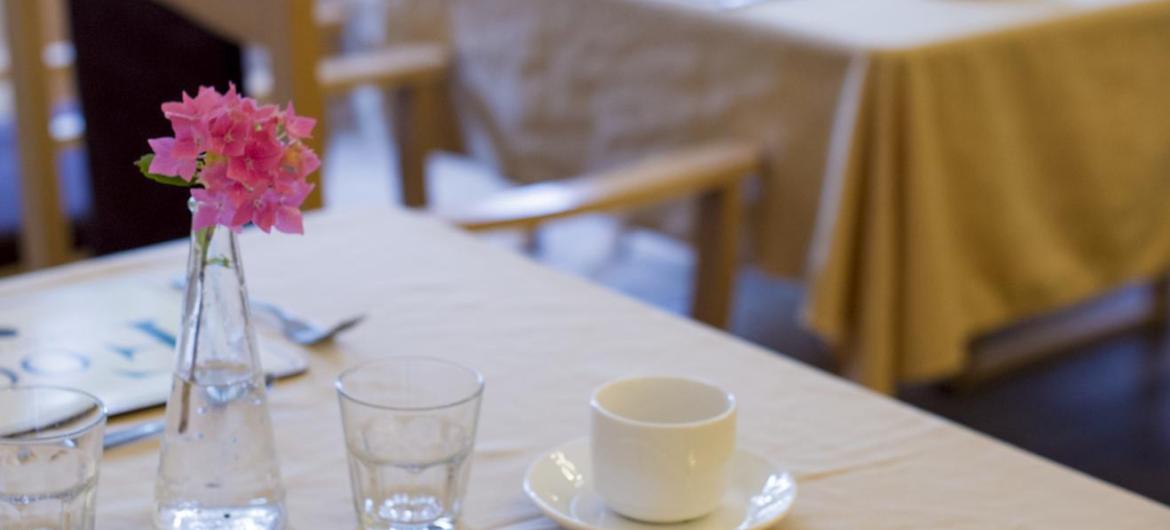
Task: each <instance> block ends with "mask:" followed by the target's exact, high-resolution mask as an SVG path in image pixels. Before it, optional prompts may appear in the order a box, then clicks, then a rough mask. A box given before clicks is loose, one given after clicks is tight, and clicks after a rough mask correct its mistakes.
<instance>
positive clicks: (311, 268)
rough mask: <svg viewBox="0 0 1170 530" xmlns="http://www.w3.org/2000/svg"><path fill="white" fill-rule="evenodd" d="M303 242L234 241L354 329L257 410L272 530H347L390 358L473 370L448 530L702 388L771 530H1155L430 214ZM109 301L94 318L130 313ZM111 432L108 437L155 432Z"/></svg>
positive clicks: (137, 259) (371, 214) (330, 227)
mask: <svg viewBox="0 0 1170 530" xmlns="http://www.w3.org/2000/svg"><path fill="white" fill-rule="evenodd" d="M305 231H306V234H305V235H304V236H269V235H265V234H262V233H260V232H258V231H256V230H254V229H251V230H246V231H245V232H244V233H243V234H242V236H241V237H240V245H241V248H242V251H243V254H242V255H243V262H244V265H245V270H246V276H247V279H248V286H249V289H250V292H251V295H252V296H255V297H257V298H263V299H265V300H268V301H271V302H272V303H275V304H279V305H280V306H282V307H285V308H289V309H292V310H295V311H296V312H297V313H299V314H301V315H304V316H306V317H309V318H312V319H318V320H320V321H327V320H330V319H335V318H338V317H342V316H349V315H352V314H355V313H366V314H367V318H366V320H365V321H364V322H363V323H362V324H361V325H359V326H357V327H355V328H353V329H352V330H350V331H349V332H347V333H345V334H343V335H340V336H338V337H337V338H336V339H335V340H334V341H332V342H331V343H327V344H323V345H320V346H317V347H314V348H312V349H311V350H310V351H309V353H307V362H308V370H307V372H306V373H304V374H303V375H301V376H298V377H295V378H291V379H288V380H283V381H280V382H278V383H277V384H276V385H275V386H274V387H273V388H272V389H271V391H270V396H269V407H270V411H271V415H272V420H273V425H274V429H275V436H276V445H277V453H278V455H279V459H280V462H281V470H282V474H283V478H284V483H285V485H286V488H287V507H288V511H289V518H290V519H289V520H290V525H289V527H290V528H292V529H300V530H325V529H329V530H332V529H349V528H355V527H356V517H355V513H354V507H353V503H352V500H351V494H350V487H349V480H348V476H347V466H346V460H345V459H346V449H345V444H344V441H343V436H342V429H341V419H340V413H339V410H338V403H337V398H336V394H335V392H336V391H335V387H334V381H335V378H336V377H337V375H338V374H339V373H340V372H341V371H342V370H343V369H345V368H346V367H351V366H354V365H356V364H358V363H362V362H366V361H370V360H374V359H382V358H386V357H389V356H404V355H412V356H418V355H422V356H433V357H439V358H443V359H448V360H452V361H455V362H458V363H461V364H464V365H467V366H470V367H474V368H475V369H477V370H479V371H480V372H482V374H483V376H484V378H485V385H486V387H485V391H484V395H483V402H482V412H481V416H480V422H479V430H478V435H477V439H476V442H475V449H474V453H473V463H472V471H471V478H470V483H469V487H468V491H467V497H466V502H465V504H464V516H463V519H462V528H467V529H479V530H487V529H513V530H521V529H524V530H532V529H538V528H541V529H543V528H550V529H551V528H555V527H556V525H555V524H554V523H553V522H552V521H551V520H549V519H546V518H545V517H544V516H543V515H542V513H541V512H540V510H539V509H538V508H537V506H536V505H535V504H533V503H532V502H530V501H529V500H528V499H527V498H526V497H525V494H524V492H523V491H522V488H521V483H522V480H523V477H524V474H525V470H526V468H528V466H529V465H530V464H532V462H533V461H534V459H536V458H538V457H539V456H540V455H541V454H542V453H543V452H544V451H546V450H548V449H550V448H553V447H556V446H558V445H559V444H562V443H564V442H567V441H571V440H575V439H579V438H582V437H585V436H587V435H588V432H589V397H590V393H591V391H592V390H593V389H595V388H597V387H598V386H599V385H601V384H603V383H605V382H607V381H610V380H613V379H615V378H620V377H623V376H633V375H674V376H685V377H695V378H701V379H703V380H706V381H709V382H711V383H713V384H716V385H719V386H721V387H723V388H725V389H727V390H728V391H730V392H731V393H733V394H734V395H735V397H736V400H737V403H738V406H739V419H738V439H737V443H738V446H739V447H741V448H743V449H746V450H750V451H753V452H755V453H758V454H760V455H763V456H764V457H766V458H767V459H769V460H771V461H773V462H774V463H776V464H777V465H780V466H783V467H784V468H786V469H788V470H790V471H791V472H792V474H793V476H794V477H795V479H796V481H797V484H798V494H797V498H796V501H795V504H794V506H793V510H792V512H791V513H790V514H789V515H788V516H787V517H786V518H785V520H784V521H783V522H782V523H780V524H779V526H777V528H785V529H790V530H803V529H808V530H812V529H825V530H828V529H850V530H853V529H859V528H865V529H870V530H881V529H890V530H895V529H897V530H911V529H922V530H949V529H955V530H959V529H962V530H977V529H988V530H992V529H995V530H999V529H1005V528H1013V529H1035V530H1041V529H1053V528H1060V529H1065V530H1073V529H1085V530H1099V529H1102V528H1109V529H1113V530H1151V529H1155V528H1170V509H1168V508H1167V507H1166V506H1163V505H1161V504H1158V503H1155V502H1153V501H1150V500H1148V499H1145V498H1143V497H1140V496H1138V495H1136V494H1133V493H1130V492H1128V491H1125V490H1122V489H1120V488H1117V487H1115V486H1112V485H1110V484H1107V483H1105V482H1102V481H1100V480H1097V479H1094V478H1092V477H1089V476H1087V475H1084V474H1082V473H1079V472H1077V471H1074V470H1071V469H1068V468H1065V467H1063V466H1061V465H1058V464H1055V463H1053V462H1050V461H1047V460H1045V459H1042V458H1039V457H1037V456H1034V455H1031V454H1028V453H1026V452H1024V451H1021V450H1019V449H1016V448H1013V447H1011V446H1009V445H1007V444H1004V443H1002V442H999V441H996V440H994V439H991V438H989V437H987V436H984V435H981V434H979V433H976V432H972V431H971V430H969V429H966V428H964V427H962V426H959V425H956V424H954V423H951V422H949V421H947V420H944V419H941V418H938V417H936V416H932V415H930V414H927V413H924V412H922V411H919V410H915V409H913V408H911V407H909V406H907V405H905V404H902V403H899V402H897V401H894V400H892V399H889V398H888V397H885V396H883V395H880V394H877V393H874V392H872V391H870V390H868V389H865V388H863V387H861V386H859V385H857V384H855V383H853V382H850V381H847V380H844V379H841V378H838V377H835V376H833V375H831V374H827V373H824V372H821V371H818V370H815V369H813V368H810V367H807V366H805V365H802V364H800V363H798V362H796V361H793V360H791V359H789V358H787V357H785V356H784V355H783V354H781V353H778V352H774V351H769V350H766V349H763V348H761V347H758V346H755V345H752V344H749V343H747V342H744V341H742V340H739V339H737V338H735V337H733V336H730V335H728V334H725V333H723V332H721V331H719V330H717V329H713V328H710V327H706V326H704V325H701V324H697V323H695V322H692V321H688V320H685V319H683V318H680V317H678V316H675V315H672V314H668V313H666V312H663V311H661V310H658V309H656V308H653V307H650V306H647V305H645V304H643V303H641V302H639V301H636V300H633V299H630V298H627V297H625V296H623V295H620V294H618V293H616V292H612V291H609V290H606V289H604V288H602V287H599V286H596V285H593V284H591V283H589V282H587V281H585V280H583V279H580V278H577V277H572V276H569V275H566V274H564V273H561V272H557V271H554V270H551V269H549V268H546V267H544V266H542V265H540V264H538V263H536V262H533V261H531V260H529V259H528V258H526V257H524V256H522V255H518V254H515V253H513V252H511V251H509V250H507V249H504V248H500V247H498V246H494V245H492V244H490V243H488V242H485V241H484V240H481V239H477V238H474V237H472V236H470V235H468V234H465V233H463V232H460V231H458V230H457V229H455V228H452V227H450V226H448V225H446V224H444V223H443V222H440V221H439V220H437V219H435V218H431V217H428V216H426V215H423V214H419V213H416V212H408V211H404V210H397V209H391V208H370V209H351V210H334V211H329V210H327V211H322V212H318V213H314V214H311V215H309V216H307V219H306V228H305ZM186 251H187V245H186V243H185V242H182V241H176V242H171V243H165V244H161V245H156V246H152V247H147V248H144V249H140V250H135V251H129V252H126V253H121V254H115V255H111V256H106V257H101V258H95V259H89V260H85V261H82V262H77V263H74V264H70V265H65V266H61V267H57V268H52V269H46V270H43V271H39V272H35V273H30V274H25V275H20V276H14V277H9V278H4V279H2V280H0V304H4V303H5V301H6V300H15V299H18V298H20V299H23V297H26V296H28V295H30V294H32V293H36V292H37V291H41V290H49V289H61V288H65V287H70V286H73V287H77V288H81V289H83V288H85V286H86V285H89V284H93V283H95V282H104V281H107V280H111V279H128V280H132V281H135V282H142V283H147V284H153V283H165V282H167V281H169V278H171V277H173V275H174V274H175V273H176V272H179V271H181V269H182V267H183V265H184V262H185V254H186ZM128 296H129V295H125V296H119V295H117V293H114V294H108V295H105V296H102V297H98V296H95V297H91V299H90V300H88V301H86V302H84V303H86V304H92V305H93V307H94V311H101V310H102V307H114V306H115V305H117V304H120V303H129V302H128V301H127V300H126V298H127V297H128ZM161 415H162V411H161V410H158V409H153V410H146V411H141V412H137V413H132V414H128V415H124V416H119V417H116V418H113V419H112V421H111V422H110V425H109V428H110V429H119V428H123V427H126V426H128V425H133V424H136V423H138V422H142V421H146V420H149V419H154V418H158V417H161ZM158 449H159V446H158V442H157V440H146V441H141V442H138V443H134V444H129V445H125V446H121V447H116V448H113V449H110V450H108V451H107V452H106V453H105V455H104V458H103V461H102V464H101V479H100V483H99V486H98V488H99V492H98V504H97V528H98V529H99V530H127V529H142V528H150V527H151V514H152V498H153V484H154V478H155V472H156V466H157V464H158Z"/></svg>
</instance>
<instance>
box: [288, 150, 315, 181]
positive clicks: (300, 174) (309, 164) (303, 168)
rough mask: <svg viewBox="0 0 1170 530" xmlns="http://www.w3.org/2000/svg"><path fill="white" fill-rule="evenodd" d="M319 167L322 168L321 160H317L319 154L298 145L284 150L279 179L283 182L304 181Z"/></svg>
mask: <svg viewBox="0 0 1170 530" xmlns="http://www.w3.org/2000/svg"><path fill="white" fill-rule="evenodd" d="M319 167H321V159H319V158H317V153H314V152H313V150H312V149H309V148H308V147H305V146H304V145H303V144H297V145H294V146H291V147H289V148H288V149H285V150H284V156H283V157H282V158H281V161H280V173H278V178H280V179H281V180H288V179H296V180H304V179H305V177H307V176H309V175H310V174H312V173H313V172H314V171H316V170H317V168H319Z"/></svg>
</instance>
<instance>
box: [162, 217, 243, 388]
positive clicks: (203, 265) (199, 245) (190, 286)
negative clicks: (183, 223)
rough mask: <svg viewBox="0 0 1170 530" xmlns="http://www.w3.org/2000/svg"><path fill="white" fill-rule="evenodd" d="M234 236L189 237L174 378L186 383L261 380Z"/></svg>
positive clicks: (214, 231) (208, 231) (202, 233)
mask: <svg viewBox="0 0 1170 530" xmlns="http://www.w3.org/2000/svg"><path fill="white" fill-rule="evenodd" d="M243 270H244V269H243V263H241V261H240V251H239V245H238V244H237V242H236V234H235V233H233V232H232V231H231V230H229V229H226V228H222V227H210V228H205V229H202V230H198V231H195V232H193V233H192V234H191V251H190V255H189V257H188V261H187V290H186V299H185V302H184V304H183V320H182V325H183V328H182V331H181V334H180V337H179V342H178V355H177V363H178V364H177V365H176V367H175V369H176V374H178V375H179V376H181V377H183V378H184V379H187V380H189V381H196V382H197V381H199V380H201V379H206V378H211V379H216V380H219V379H227V380H229V381H230V380H238V379H240V378H244V377H261V374H260V371H259V362H258V361H257V357H256V348H255V338H254V334H253V332H252V326H251V321H250V315H249V312H248V293H247V287H246V285H245V283H244V272H243Z"/></svg>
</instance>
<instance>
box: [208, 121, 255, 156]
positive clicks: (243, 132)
mask: <svg viewBox="0 0 1170 530" xmlns="http://www.w3.org/2000/svg"><path fill="white" fill-rule="evenodd" d="M241 118H242V117H241V116H239V115H236V114H232V113H222V114H220V115H218V116H216V117H214V118H212V119H211V120H210V121H209V122H208V124H207V151H208V152H211V153H215V154H217V155H223V156H241V155H243V154H244V147H245V146H247V144H248V137H249V134H248V133H249V132H251V128H250V127H249V125H250V123H249V122H248V121H247V120H244V119H241Z"/></svg>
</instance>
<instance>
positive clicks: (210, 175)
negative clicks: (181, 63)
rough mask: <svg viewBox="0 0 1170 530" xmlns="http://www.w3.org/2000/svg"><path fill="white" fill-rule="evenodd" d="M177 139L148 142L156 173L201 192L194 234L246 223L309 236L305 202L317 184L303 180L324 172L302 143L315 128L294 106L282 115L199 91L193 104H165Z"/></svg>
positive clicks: (230, 93)
mask: <svg viewBox="0 0 1170 530" xmlns="http://www.w3.org/2000/svg"><path fill="white" fill-rule="evenodd" d="M162 111H163V114H164V115H165V116H166V118H167V119H168V120H170V122H171V127H172V128H173V129H174V132H175V136H174V137H163V138H154V139H152V140H149V143H150V147H151V149H153V150H154V160H152V161H151V163H150V169H149V171H150V172H151V173H155V174H159V175H165V176H170V177H179V178H182V179H183V180H185V181H187V182H189V183H192V184H199V185H202V186H203V187H202V188H193V189H192V190H191V196H192V197H194V199H195V201H196V202H197V203H198V209H197V210H196V212H195V217H194V221H193V223H192V229H193V230H200V229H203V228H207V227H210V226H214V225H217V224H218V225H222V226H226V227H228V228H230V229H232V230H234V231H239V230H240V229H241V228H243V227H244V225H246V224H248V222H249V221H250V222H252V223H255V224H256V226H258V227H260V229H261V230H263V231H265V232H269V231H271V230H272V228H273V227H275V228H276V229H277V230H279V231H281V232H285V233H295V234H300V233H303V232H304V228H303V226H302V224H301V210H300V206H301V203H302V202H304V200H305V197H306V196H308V195H309V192H311V191H313V185H312V184H310V183H308V182H307V181H306V180H305V178H306V177H307V176H308V175H309V174H310V173H312V172H313V171H316V170H317V168H318V167H320V166H321V161H320V159H318V158H317V155H316V154H315V153H313V151H312V150H311V149H309V148H308V147H307V146H306V145H305V144H304V143H302V142H301V140H303V139H305V138H307V137H309V135H310V134H311V133H312V131H313V127H314V126H315V125H316V123H317V121H316V120H314V119H313V118H307V117H304V116H297V115H296V113H295V112H294V111H293V106H292V103H289V105H288V107H287V108H286V109H284V110H281V109H280V108H279V107H277V106H275V105H259V104H258V103H257V102H256V100H254V99H252V98H246V97H242V96H240V95H239V94H237V93H236V87H235V86H234V85H233V86H229V88H228V90H227V92H226V93H224V94H220V93H219V92H217V91H216V90H215V89H214V88H210V87H200V88H199V93H198V95H196V96H195V97H194V98H192V97H190V96H188V95H187V94H186V93H183V100H182V101H173V102H169V103H163V105H162Z"/></svg>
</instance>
